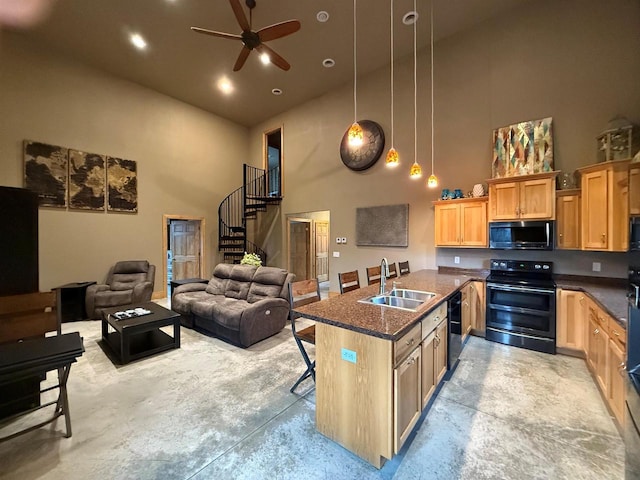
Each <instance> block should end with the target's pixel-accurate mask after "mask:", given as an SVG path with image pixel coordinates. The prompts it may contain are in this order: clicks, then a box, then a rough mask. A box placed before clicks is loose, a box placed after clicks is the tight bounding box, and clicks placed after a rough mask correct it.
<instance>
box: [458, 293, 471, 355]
mask: <svg viewBox="0 0 640 480" xmlns="http://www.w3.org/2000/svg"><path fill="white" fill-rule="evenodd" d="M470 302H471V284H467V286H466V287H464V288H463V289H462V297H461V298H460V311H461V317H462V319H461V322H462V326H461V329H462V342H463V343H464V341H465V340H466V338H467V335H469V332H470V331H471V303H470Z"/></svg>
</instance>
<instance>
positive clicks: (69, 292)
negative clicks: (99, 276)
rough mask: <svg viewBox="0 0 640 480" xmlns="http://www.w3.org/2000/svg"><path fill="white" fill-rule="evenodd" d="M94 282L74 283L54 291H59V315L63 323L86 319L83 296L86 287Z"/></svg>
mask: <svg viewBox="0 0 640 480" xmlns="http://www.w3.org/2000/svg"><path fill="white" fill-rule="evenodd" d="M95 283H96V282H75V283H67V284H66V285H60V286H59V287H56V288H54V290H59V291H60V296H59V298H60V307H59V308H60V313H61V316H62V321H63V322H74V321H76V320H84V319H85V318H87V312H86V311H85V310H86V308H85V296H86V294H87V287H88V286H89V285H95Z"/></svg>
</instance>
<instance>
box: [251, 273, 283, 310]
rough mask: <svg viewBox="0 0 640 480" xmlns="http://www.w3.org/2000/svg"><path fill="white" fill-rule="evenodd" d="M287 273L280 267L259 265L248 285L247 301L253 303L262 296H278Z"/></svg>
mask: <svg viewBox="0 0 640 480" xmlns="http://www.w3.org/2000/svg"><path fill="white" fill-rule="evenodd" d="M287 273H288V272H287V271H286V270H283V269H282V268H275V267H259V268H258V269H257V270H256V273H255V275H254V276H253V280H252V282H251V286H250V287H249V292H248V294H247V301H248V302H249V303H255V302H258V301H260V300H262V299H264V298H277V297H279V296H280V292H281V291H282V285H284V282H285V281H286V279H287Z"/></svg>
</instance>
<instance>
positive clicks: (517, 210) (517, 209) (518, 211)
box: [516, 207, 520, 215]
mask: <svg viewBox="0 0 640 480" xmlns="http://www.w3.org/2000/svg"><path fill="white" fill-rule="evenodd" d="M519 213H520V209H519V208H518V207H516V215H518V214H519Z"/></svg>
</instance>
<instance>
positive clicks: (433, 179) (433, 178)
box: [427, 0, 438, 188]
mask: <svg viewBox="0 0 640 480" xmlns="http://www.w3.org/2000/svg"><path fill="white" fill-rule="evenodd" d="M433 119H434V114H433V0H431V175H430V176H429V180H427V186H428V187H429V188H436V187H437V186H438V177H436V174H435V171H434V168H433V164H434V157H435V156H434V140H435V139H434V135H433V132H434V128H433Z"/></svg>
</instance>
